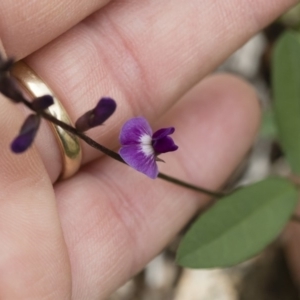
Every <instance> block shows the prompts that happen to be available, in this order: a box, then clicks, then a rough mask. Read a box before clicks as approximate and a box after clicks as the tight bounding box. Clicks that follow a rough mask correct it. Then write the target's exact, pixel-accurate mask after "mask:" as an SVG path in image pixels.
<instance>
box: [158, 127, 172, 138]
mask: <svg viewBox="0 0 300 300" xmlns="http://www.w3.org/2000/svg"><path fill="white" fill-rule="evenodd" d="M174 131H175V128H174V127H168V128H162V129H159V130H157V131H155V132H154V133H153V135H152V138H153V140H157V139H161V138H163V137H165V136H167V135H170V134H172V133H173V132H174Z"/></svg>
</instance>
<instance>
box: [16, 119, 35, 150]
mask: <svg viewBox="0 0 300 300" xmlns="http://www.w3.org/2000/svg"><path fill="white" fill-rule="evenodd" d="M39 125H40V117H39V116H38V115H30V116H28V117H27V119H26V120H25V122H24V124H23V125H22V127H21V130H20V133H19V135H18V136H17V137H16V138H15V139H14V140H13V142H12V143H11V150H12V151H13V152H14V153H22V152H24V151H25V150H27V149H28V148H29V147H30V145H31V144H32V142H33V140H34V137H35V136H36V133H37V131H38V129H39Z"/></svg>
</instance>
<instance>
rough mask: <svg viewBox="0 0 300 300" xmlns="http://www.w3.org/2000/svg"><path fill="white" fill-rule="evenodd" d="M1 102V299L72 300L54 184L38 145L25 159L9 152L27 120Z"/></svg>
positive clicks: (67, 262) (8, 105) (7, 103)
mask: <svg viewBox="0 0 300 300" xmlns="http://www.w3.org/2000/svg"><path fill="white" fill-rule="evenodd" d="M0 104H1V109H0V137H1V147H2V149H1V156H0V165H1V168H0V240H1V247H0V299H46V298H47V299H69V297H68V295H70V293H71V276H70V275H71V274H70V264H69V260H68V255H67V250H66V246H65V242H64V239H63V235H62V230H61V226H60V222H59V218H58V213H57V208H56V201H55V198H54V192H53V187H52V184H51V181H50V179H49V178H48V174H47V172H46V170H45V168H44V166H43V164H42V161H41V159H40V157H39V154H38V152H37V150H36V149H35V148H34V147H33V148H32V149H30V150H29V151H28V153H26V154H24V155H15V154H13V153H11V151H10V150H9V145H10V143H11V139H12V135H16V134H17V132H18V131H19V128H20V126H21V122H22V120H23V119H24V117H23V114H22V113H21V112H20V111H18V110H17V109H16V107H15V105H13V104H11V103H9V102H8V101H7V100H5V99H3V97H2V96H0ZM16 120H17V121H16Z"/></svg>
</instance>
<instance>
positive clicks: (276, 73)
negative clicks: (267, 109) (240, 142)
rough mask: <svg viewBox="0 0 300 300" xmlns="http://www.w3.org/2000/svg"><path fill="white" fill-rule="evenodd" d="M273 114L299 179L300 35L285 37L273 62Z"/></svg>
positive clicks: (286, 34)
mask: <svg viewBox="0 0 300 300" xmlns="http://www.w3.org/2000/svg"><path fill="white" fill-rule="evenodd" d="M272 81H273V82H272V85H273V94H274V99H275V102H274V112H275V118H276V121H277V126H278V135H279V139H280V143H281V145H282V148H283V151H284V152H285V154H286V157H287V160H288V162H289V164H290V166H291V168H292V170H293V172H294V173H295V174H298V175H300V35H299V34H297V33H294V32H291V31H289V32H287V33H285V34H284V35H283V36H282V37H281V38H280V39H279V41H278V43H277V44H276V46H275V51H274V55H273V59H272Z"/></svg>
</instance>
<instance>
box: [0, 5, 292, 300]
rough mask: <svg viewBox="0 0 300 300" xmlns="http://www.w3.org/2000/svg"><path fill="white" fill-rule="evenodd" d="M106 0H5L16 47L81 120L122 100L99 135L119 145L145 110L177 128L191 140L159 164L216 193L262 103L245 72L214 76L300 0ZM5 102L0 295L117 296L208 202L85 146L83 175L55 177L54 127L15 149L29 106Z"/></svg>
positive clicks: (7, 35)
mask: <svg viewBox="0 0 300 300" xmlns="http://www.w3.org/2000/svg"><path fill="white" fill-rule="evenodd" d="M107 2H108V1H86V2H83V1H78V2H76V3H74V1H68V0H65V1H63V2H61V1H57V0H53V1H51V2H50V1H48V2H46V1H39V2H36V1H27V2H22V3H21V4H20V3H14V2H12V1H9V0H4V1H2V2H1V4H0V8H1V9H0V28H1V37H2V43H3V48H4V49H5V51H6V54H7V55H8V56H14V57H15V58H16V59H25V61H26V62H27V63H28V64H29V65H30V66H31V67H32V68H33V69H34V70H35V71H36V72H37V73H38V74H39V75H40V76H41V77H42V78H43V79H44V80H45V82H46V83H47V84H48V85H49V86H50V87H51V88H52V89H53V90H54V92H55V93H56V95H57V96H58V98H59V99H60V100H61V101H62V102H63V104H64V106H65V108H66V110H67V111H68V113H69V115H70V116H71V118H72V119H73V120H76V119H77V117H79V116H80V115H81V114H83V113H84V112H85V111H87V110H88V109H90V108H92V107H93V106H94V105H95V103H96V102H97V101H98V100H99V98H100V97H101V96H111V97H112V98H114V99H115V100H116V102H117V104H118V108H117V111H116V113H115V114H114V115H113V116H112V117H111V118H110V119H109V120H108V121H107V122H106V126H103V127H99V128H97V129H94V130H91V132H90V133H89V134H90V136H91V137H92V138H94V139H96V140H99V141H100V142H101V143H103V144H104V145H107V146H108V147H110V148H112V149H117V148H118V142H117V141H118V138H117V137H118V133H119V130H120V128H121V126H122V124H123V123H124V122H125V121H126V120H127V119H129V118H130V117H132V116H139V115H142V116H144V117H146V118H147V119H148V120H149V121H150V122H151V123H152V124H153V127H154V128H160V127H162V126H164V127H166V126H174V127H175V128H176V132H175V134H174V140H175V141H176V144H177V145H178V146H179V150H178V151H177V152H176V153H172V154H169V155H168V156H167V157H166V161H167V163H166V164H161V165H160V170H162V171H163V172H165V173H167V174H171V175H172V176H176V177H179V178H182V179H183V180H186V181H189V182H193V183H196V184H199V185H201V186H204V187H207V188H210V189H217V188H218V187H220V186H221V185H222V184H223V183H224V182H225V181H226V178H228V176H229V175H230V173H231V172H232V171H233V170H234V169H235V168H236V167H237V165H238V164H239V162H240V161H241V159H242V158H243V157H244V155H245V153H246V152H247V151H248V149H249V147H250V145H251V143H252V141H253V138H254V136H255V133H256V130H257V127H258V123H259V105H258V102H257V101H256V95H255V92H254V91H253V90H252V88H251V87H249V86H248V85H247V84H246V83H244V82H243V81H241V80H240V79H237V78H235V77H232V76H228V75H210V76H207V75H208V73H209V72H210V71H212V70H213V69H214V68H215V67H216V66H217V65H218V64H219V63H220V62H222V61H223V60H224V59H225V58H226V57H227V56H228V55H230V54H231V53H232V52H233V51H234V50H235V49H237V48H238V47H239V46H240V45H242V44H243V43H244V42H245V41H246V40H247V39H249V38H250V37H251V36H252V35H253V34H254V33H255V32H257V31H258V30H260V29H261V28H262V27H263V26H265V25H267V24H268V23H269V22H271V21H272V20H273V19H275V18H276V17H277V16H278V15H279V14H281V13H282V12H283V11H284V10H286V9H287V8H288V7H289V6H291V5H292V4H294V3H296V1H294V0H293V1H292V0H276V1H274V0H253V1H234V0H228V1H221V0H218V1H197V0H192V1H189V2H188V3H187V2H184V1H179V0H177V2H176V1H134V0H130V1H126V0H123V1H112V2H111V3H108V4H107ZM105 4H107V5H106V6H105V7H102V6H104V5H105ZM83 19H84V20H83ZM82 20H83V21H82ZM47 43H48V44H47ZM35 51H37V52H35ZM206 76H207V78H205V79H203V78H204V77H206ZM200 81H201V83H199V82H200ZM187 91H189V92H188V93H187V94H186V95H184V94H185V93H186V92H187ZM183 95H184V96H183ZM0 103H1V110H0V122H1V125H0V136H1V140H2V143H1V145H2V151H1V154H2V155H1V157H0V165H1V171H0V199H1V201H0V240H1V247H0V270H1V272H0V299H14V300H15V299H42V298H43V297H44V298H46V297H47V298H48V299H91V300H92V299H105V298H106V297H107V296H108V295H109V294H110V293H111V292H112V291H113V290H114V289H116V288H117V287H118V286H120V285H121V284H122V283H123V282H125V281H126V280H127V279H128V278H129V277H131V276H132V275H134V274H135V273H136V272H138V271H139V270H140V269H141V268H142V267H143V266H144V265H145V264H146V263H147V262H148V261H149V260H150V259H151V258H152V257H153V256H155V255H156V254H157V253H158V252H159V251H161V250H162V248H163V247H164V246H165V245H166V244H167V243H168V242H169V241H170V240H171V239H172V238H173V237H174V235H175V234H176V233H177V232H178V231H179V230H180V228H182V227H183V226H184V224H186V223H187V221H188V220H189V219H190V218H191V217H192V216H193V215H194V214H195V212H196V211H197V210H198V209H199V208H200V207H201V206H203V205H204V204H205V202H207V198H206V197H205V196H203V195H200V194H197V193H194V192H191V191H189V190H185V189H183V188H180V187H178V186H175V185H172V184H170V183H167V182H163V181H161V180H160V179H157V180H155V181H153V180H150V179H148V178H147V177H145V176H144V175H142V174H140V173H138V172H136V171H135V170H133V169H131V168H129V167H128V166H125V165H123V164H120V163H118V162H116V161H113V160H112V159H111V158H109V157H105V156H103V155H102V154H101V153H99V152H96V151H95V150H94V149H91V148H90V147H89V146H86V145H85V144H82V147H83V167H82V168H81V169H80V171H79V172H78V173H76V175H75V176H73V177H72V178H70V179H68V180H65V181H62V182H57V183H55V184H53V183H54V182H55V181H56V179H57V178H58V176H59V174H60V172H61V169H62V162H61V157H60V155H61V154H60V150H59V148H58V146H57V144H56V141H55V138H54V136H53V134H52V132H51V130H50V128H49V127H48V125H47V124H46V123H45V122H43V126H42V128H40V131H39V133H38V137H37V139H36V141H35V146H34V147H32V148H31V149H30V150H29V151H28V152H26V153H25V154H23V155H14V154H12V153H11V152H10V150H9V144H10V142H11V140H12V139H13V137H14V136H15V135H16V133H17V132H18V130H19V127H20V125H21V123H22V122H23V120H24V113H23V111H20V110H19V109H17V107H16V106H14V105H13V104H11V103H10V102H9V101H6V100H5V99H4V97H2V96H1V102H0Z"/></svg>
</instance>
